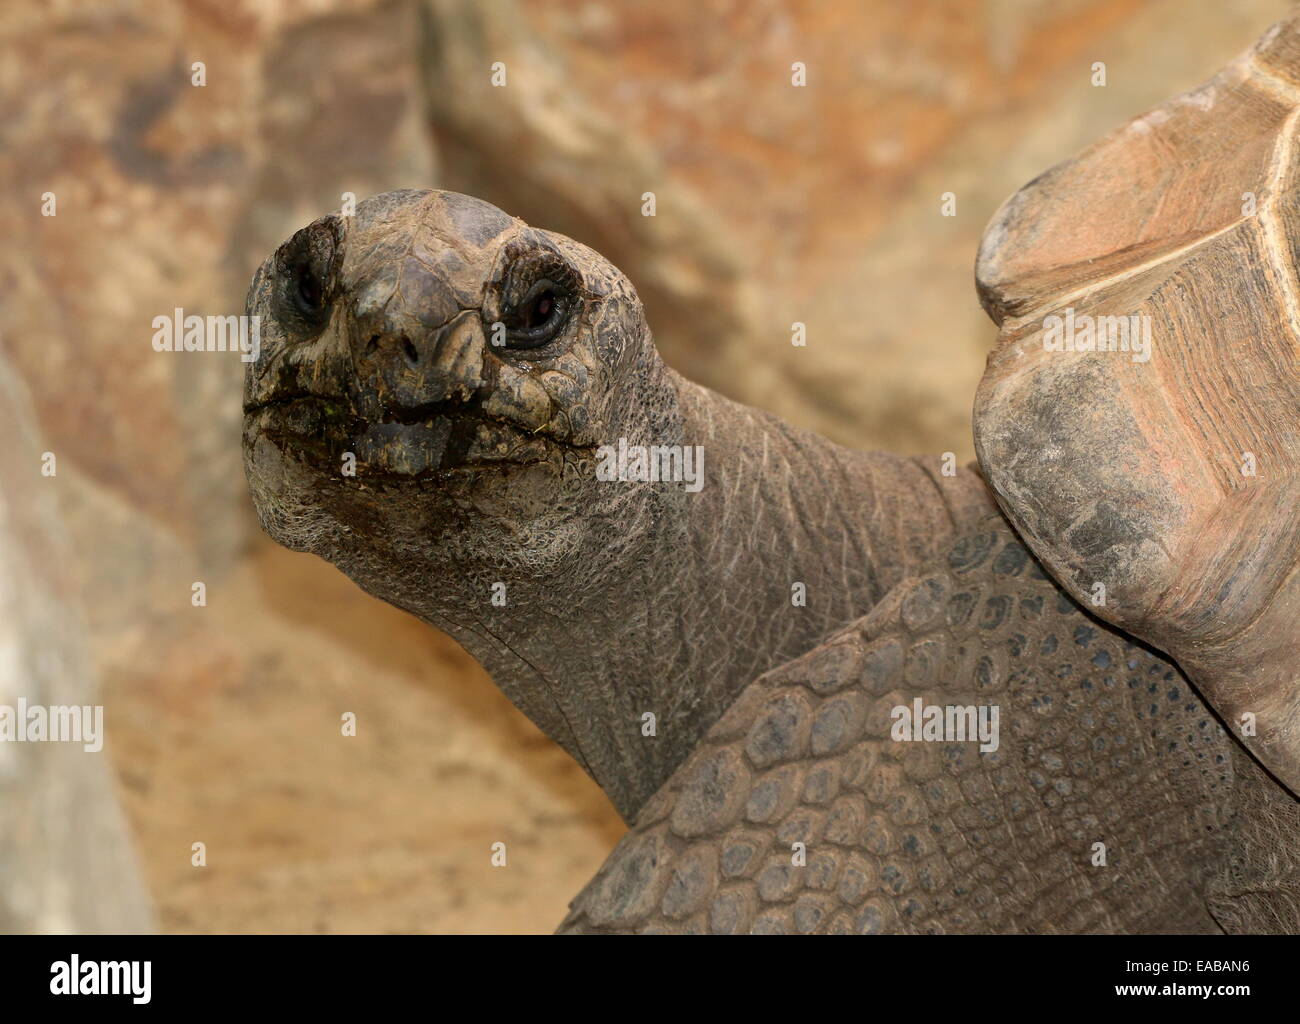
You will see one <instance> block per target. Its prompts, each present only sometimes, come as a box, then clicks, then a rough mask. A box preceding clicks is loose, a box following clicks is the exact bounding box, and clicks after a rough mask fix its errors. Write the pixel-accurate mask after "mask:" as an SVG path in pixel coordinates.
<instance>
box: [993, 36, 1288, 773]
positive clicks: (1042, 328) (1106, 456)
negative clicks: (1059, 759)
mask: <svg viewBox="0 0 1300 1024" xmlns="http://www.w3.org/2000/svg"><path fill="white" fill-rule="evenodd" d="M1298 104H1300V17H1297V16H1293V17H1292V18H1290V19H1289V20H1287V21H1285V22H1283V23H1282V24H1280V25H1278V26H1275V27H1274V28H1273V29H1272V30H1270V32H1269V33H1267V34H1266V35H1265V36H1264V37H1263V38H1262V39H1261V40H1260V41H1259V42H1258V43H1257V44H1256V46H1255V47H1254V48H1253V49H1252V50H1251V51H1250V52H1249V53H1247V54H1246V55H1244V56H1243V57H1242V58H1240V59H1239V60H1237V61H1236V62H1234V63H1233V64H1231V65H1229V66H1228V68H1226V69H1225V70H1224V71H1223V72H1222V73H1220V74H1219V75H1218V76H1217V77H1215V78H1213V79H1212V80H1210V81H1209V82H1208V83H1206V84H1205V85H1203V86H1202V87H1200V88H1199V89H1197V90H1195V91H1193V92H1191V93H1188V94H1187V95H1184V96H1180V97H1179V98H1177V99H1175V100H1173V101H1171V102H1169V103H1167V104H1165V105H1163V106H1160V107H1157V108H1156V109H1155V110H1153V111H1151V112H1149V113H1147V114H1145V115H1143V116H1141V117H1138V118H1135V119H1134V120H1132V121H1130V122H1129V123H1128V124H1126V125H1125V126H1123V127H1122V128H1120V129H1119V130H1118V131H1116V132H1114V133H1112V134H1111V135H1110V136H1108V137H1107V138H1105V139H1103V140H1102V141H1101V142H1099V143H1097V144H1096V145H1094V146H1092V147H1091V148H1089V149H1087V150H1085V151H1084V152H1083V153H1082V154H1080V155H1079V156H1077V157H1075V158H1074V159H1072V160H1069V161H1067V162H1066V163H1064V164H1061V165H1060V166H1058V167H1056V168H1054V169H1053V170H1051V171H1048V172H1047V173H1046V174H1044V175H1042V176H1041V177H1040V178H1038V179H1037V180H1035V181H1034V182H1032V183H1030V184H1029V185H1027V186H1026V187H1025V188H1023V189H1022V190H1021V191H1020V192H1018V193H1017V194H1016V195H1015V196H1013V197H1012V198H1011V199H1010V200H1009V201H1008V202H1007V203H1006V204H1004V206H1003V207H1002V209H1001V210H1000V211H999V212H998V213H997V214H996V215H995V216H994V218H993V221H992V223H991V224H990V225H989V227H988V229H987V231H986V233H985V236H984V241H983V245H982V247H981V251H980V255H979V259H978V263H977V267H976V278H977V284H978V288H979V291H980V296H981V299H982V301H983V303H984V306H985V308H986V309H987V310H988V311H989V313H990V315H991V316H992V317H993V319H994V320H995V321H996V322H998V323H999V325H1000V327H1001V332H1000V336H999V340H998V344H997V347H996V350H995V351H994V352H993V354H992V355H991V356H990V358H989V366H988V370H987V372H986V374H985V376H984V379H983V381H982V382H981V384H980V387H979V393H978V396H977V399H976V408H975V426H976V448H977V451H978V454H979V458H980V463H981V466H982V468H983V470H984V473H985V476H986V478H987V480H988V481H989V483H990V485H991V486H992V488H993V489H994V491H995V492H996V494H997V497H998V500H999V502H1000V503H1001V505H1002V507H1003V509H1004V510H1005V512H1006V513H1007V515H1008V516H1009V517H1010V518H1011V520H1012V522H1013V523H1014V524H1015V525H1016V527H1017V529H1019V531H1020V532H1021V534H1022V535H1023V536H1024V537H1025V539H1026V540H1027V541H1028V542H1029V544H1030V545H1031V546H1032V547H1033V549H1034V551H1035V552H1036V554H1037V555H1038V556H1039V558H1040V559H1042V561H1043V562H1044V563H1045V564H1046V565H1047V567H1048V568H1049V569H1050V570H1051V571H1052V572H1053V573H1054V574H1055V575H1056V576H1057V578H1058V579H1059V580H1060V581H1061V582H1062V584H1063V585H1064V586H1065V587H1066V588H1067V589H1068V590H1069V591H1070V592H1071V593H1072V595H1073V596H1074V597H1075V598H1076V599H1077V600H1079V601H1080V602H1081V603H1082V604H1083V605H1084V606H1085V607H1087V608H1090V609H1091V610H1092V611H1093V612H1095V613H1096V614H1097V615H1098V616H1100V617H1102V618H1104V619H1107V620H1109V621H1111V622H1113V623H1115V624H1116V625H1118V626H1120V627H1122V628H1124V629H1126V630H1128V631H1129V632H1131V633H1133V634H1134V635H1136V636H1138V637H1140V638H1141V639H1143V640H1146V641H1148V642H1149V643H1151V644H1153V645H1155V646H1156V647H1159V648H1161V649H1163V650H1165V651H1166V652H1168V653H1169V654H1170V655H1171V656H1173V657H1174V658H1175V659H1176V660H1177V661H1178V662H1179V663H1180V664H1181V665H1182V667H1183V669H1184V670H1185V671H1186V672H1187V673H1188V674H1189V675H1190V676H1191V677H1192V679H1193V680H1194V681H1195V682H1196V683H1197V684H1198V686H1199V687H1200V689H1201V691H1202V693H1203V694H1204V695H1205V697H1206V698H1207V699H1208V700H1209V702H1210V703H1211V704H1212V705H1213V706H1214V707H1215V708H1216V710H1218V712H1219V713H1220V714H1221V715H1222V716H1223V717H1224V718H1225V720H1227V723H1228V725H1229V726H1230V727H1232V729H1233V731H1234V733H1235V734H1236V735H1237V736H1239V737H1240V738H1241V739H1242V740H1243V742H1244V743H1245V744H1246V746H1247V747H1248V748H1249V749H1250V750H1251V751H1252V752H1253V753H1254V754H1255V755H1256V756H1257V757H1258V758H1259V759H1260V760H1261V761H1262V762H1263V763H1264V764H1265V766H1266V767H1268V768H1270V769H1271V770H1272V771H1273V772H1274V773H1275V774H1276V775H1277V776H1278V777H1279V778H1280V779H1281V780H1282V781H1283V782H1284V783H1286V784H1287V785H1288V786H1289V787H1290V788H1291V789H1292V790H1293V791H1296V792H1300V282H1298V280H1297V261H1296V253H1297V252H1298V251H1300V248H1298V247H1300V206H1297V203H1296V196H1297V185H1298V184H1300V142H1297V138H1296V125H1297V123H1298V120H1297V119H1298V116H1300V106H1298Z"/></svg>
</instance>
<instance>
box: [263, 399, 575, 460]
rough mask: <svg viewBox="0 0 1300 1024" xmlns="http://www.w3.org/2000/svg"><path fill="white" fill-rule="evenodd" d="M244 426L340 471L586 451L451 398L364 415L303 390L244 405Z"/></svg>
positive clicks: (346, 402)
mask: <svg viewBox="0 0 1300 1024" xmlns="http://www.w3.org/2000/svg"><path fill="white" fill-rule="evenodd" d="M244 423H245V432H246V433H250V432H251V433H260V434H262V435H263V436H265V437H266V438H268V439H269V440H270V441H272V442H273V443H275V444H276V445H277V446H278V447H280V448H281V449H283V450H286V451H290V452H292V453H293V454H295V455H296V456H298V457H299V458H301V459H302V460H303V461H306V462H309V463H311V464H313V465H314V466H316V467H317V468H319V469H321V470H322V471H325V472H329V473H331V474H334V475H340V476H351V475H355V476H357V477H362V476H367V477H386V478H389V479H396V480H411V479H430V478H433V479H436V478H439V477H442V476H445V475H448V474H455V473H465V472H482V471H487V470H493V469H502V468H507V467H517V466H525V465H542V466H545V465H552V466H555V467H557V468H558V469H562V468H563V467H564V465H566V464H568V463H570V462H573V461H575V460H576V459H580V458H582V457H584V456H591V455H592V454H594V448H591V447H584V446H577V445H572V444H569V443H567V442H564V441H562V440H559V439H557V438H555V437H553V436H551V435H550V434H548V433H546V432H545V431H529V430H526V429H525V428H523V427H521V426H520V425H518V424H516V423H512V422H510V421H509V420H506V419H503V418H501V417H499V416H493V415H490V414H488V413H486V412H484V410H483V408H482V406H481V405H480V404H479V403H478V402H476V401H474V400H472V399H471V400H465V399H462V398H459V397H452V398H448V399H445V400H441V401H436V402H424V403H420V404H418V405H412V406H391V407H385V408H383V409H381V410H380V411H379V413H378V415H371V416H366V415H363V414H362V413H360V412H359V411H358V410H357V409H356V407H355V406H354V404H353V403H352V402H351V400H350V399H348V398H346V397H344V396H339V395H326V394H317V393H314V392H306V391H303V392H295V393H292V394H285V395H277V396H274V397H272V398H269V399H266V400H264V401H260V402H251V403H248V404H246V405H245V406H244ZM349 457H350V458H349ZM349 469H351V470H352V472H349V471H348V470H349Z"/></svg>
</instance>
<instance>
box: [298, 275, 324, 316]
mask: <svg viewBox="0 0 1300 1024" xmlns="http://www.w3.org/2000/svg"><path fill="white" fill-rule="evenodd" d="M296 276H297V287H296V289H295V295H296V296H297V299H298V302H299V304H300V305H301V306H302V308H303V312H304V313H308V314H314V313H319V312H320V308H321V305H322V303H323V302H324V300H325V290H324V288H323V287H322V286H321V282H320V278H318V277H317V276H316V272H315V271H314V270H312V266H311V263H309V262H308V263H304V264H302V265H301V266H300V267H298V271H297V275H296Z"/></svg>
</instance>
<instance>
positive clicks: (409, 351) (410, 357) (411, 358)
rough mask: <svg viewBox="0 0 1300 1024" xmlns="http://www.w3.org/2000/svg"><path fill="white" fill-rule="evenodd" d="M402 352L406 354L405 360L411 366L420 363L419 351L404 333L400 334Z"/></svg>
mask: <svg viewBox="0 0 1300 1024" xmlns="http://www.w3.org/2000/svg"><path fill="white" fill-rule="evenodd" d="M402 354H403V355H404V356H406V361H407V363H409V364H410V366H411V367H412V368H414V367H416V366H419V365H420V353H419V352H417V351H416V350H415V346H414V345H412V344H411V339H410V338H408V337H406V335H402Z"/></svg>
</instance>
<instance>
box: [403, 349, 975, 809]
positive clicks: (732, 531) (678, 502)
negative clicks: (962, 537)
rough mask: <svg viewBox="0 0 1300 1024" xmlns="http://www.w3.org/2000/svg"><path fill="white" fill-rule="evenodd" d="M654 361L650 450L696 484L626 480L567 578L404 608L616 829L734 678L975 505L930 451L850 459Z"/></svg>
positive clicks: (806, 646) (731, 689)
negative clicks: (662, 378)
mask: <svg viewBox="0 0 1300 1024" xmlns="http://www.w3.org/2000/svg"><path fill="white" fill-rule="evenodd" d="M664 372H665V373H666V374H668V375H669V380H670V381H671V382H672V384H673V387H674V388H675V389H676V397H677V400H676V406H677V409H676V411H677V413H679V415H675V416H674V417H672V419H673V428H672V434H673V436H671V437H670V438H667V439H666V440H667V441H668V447H670V448H671V447H673V446H679V447H680V448H681V449H683V451H682V452H681V453H680V454H681V459H682V462H681V465H682V466H683V467H690V468H689V469H688V473H689V472H694V471H697V470H699V469H701V468H702V470H703V472H702V476H697V477H696V478H695V479H693V480H692V479H687V480H684V481H677V482H672V481H669V482H664V481H660V482H659V484H658V485H656V486H647V487H644V488H641V489H640V491H639V492H638V495H637V500H638V501H641V502H646V503H648V507H647V508H643V509H641V510H640V511H641V513H642V514H641V515H639V516H638V517H637V518H639V520H640V522H641V524H642V525H641V526H640V527H639V528H638V530H637V531H636V534H635V536H634V537H633V538H630V539H629V538H625V537H620V538H618V540H617V541H616V542H611V541H610V538H609V537H605V538H603V539H602V540H601V543H602V546H601V547H600V549H599V550H590V551H587V552H585V553H584V555H583V558H584V559H586V560H587V561H588V563H589V565H590V566H592V567H594V568H591V569H590V570H589V571H587V572H586V574H585V577H584V580H583V582H582V584H581V585H577V586H575V585H574V584H573V579H572V578H569V577H566V578H564V579H525V580H520V581H517V582H514V583H512V584H511V585H510V598H509V601H508V603H507V604H505V605H504V606H503V607H500V608H486V607H484V604H483V602H481V601H480V602H477V604H476V605H475V606H474V611H473V613H472V616H471V615H467V614H466V606H465V605H463V604H461V605H459V606H452V605H450V604H445V605H443V606H441V607H439V608H436V609H429V608H423V609H412V610H413V611H416V613H417V614H419V615H421V617H423V618H425V619H426V620H427V621H430V622H432V623H433V624H434V625H437V626H439V627H441V628H443V629H444V630H446V631H447V632H449V633H451V634H452V635H453V636H454V637H455V638H456V639H457V640H458V641H459V642H460V643H461V644H462V645H463V646H464V647H465V648H466V649H467V650H468V651H469V652H470V653H471V654H472V655H473V656H474V657H475V658H476V659H477V660H478V661H479V662H480V663H481V664H482V665H483V666H484V667H485V668H486V669H487V670H488V672H489V673H490V674H491V676H492V677H493V680H494V681H495V682H496V684H497V685H498V686H499V687H500V688H501V689H502V690H503V691H504V693H505V694H506V696H508V697H509V698H510V699H511V700H512V701H513V702H514V704H515V705H516V706H517V707H519V708H520V709H521V710H522V711H523V712H524V713H525V714H527V715H528V716H529V717H530V718H531V719H532V720H533V721H534V722H535V723H536V724H537V725H538V726H540V727H541V728H542V730H543V731H544V732H546V733H547V734H548V735H549V736H550V737H551V738H552V739H554V740H555V741H556V742H558V743H559V744H560V745H561V746H563V747H564V748H565V749H566V750H568V751H569V753H570V754H572V755H573V756H574V758H575V759H577V760H578V761H579V762H580V763H581V764H582V766H583V767H584V768H585V769H586V770H587V772H588V773H589V774H590V775H591V776H592V777H593V778H594V779H595V780H596V782H597V783H599V784H600V786H601V787H602V789H604V791H605V792H606V794H607V795H608V796H609V798H610V800H611V801H612V802H613V803H614V805H615V807H616V808H617V809H618V811H619V813H620V814H621V815H622V816H623V817H624V819H626V820H628V821H632V820H634V819H635V817H636V816H637V814H638V812H639V811H640V809H641V808H642V807H643V806H644V804H645V802H646V801H647V800H648V799H649V797H650V796H651V795H653V794H654V792H655V791H656V790H657V789H658V788H659V787H660V786H661V785H662V784H663V783H664V782H665V781H666V780H667V778H668V776H669V775H670V774H671V773H672V772H673V770H674V769H675V768H676V767H677V766H678V765H679V764H681V763H682V761H683V760H685V758H686V757H687V756H688V755H689V754H690V752H691V751H692V750H693V749H694V748H695V746H696V745H697V743H698V742H699V740H700V738H701V736H702V735H703V734H704V732H705V731H706V730H707V729H708V728H709V727H710V726H711V725H712V724H713V723H714V722H715V721H716V720H717V719H718V718H719V717H720V716H721V714H722V713H723V712H724V711H725V710H726V709H727V708H728V707H729V706H730V705H731V703H732V701H733V700H734V699H735V698H736V697H737V695H738V694H739V693H740V691H741V690H742V689H743V688H744V687H745V686H746V685H747V684H748V683H750V682H751V681H752V680H753V679H754V678H756V677H757V676H759V675H761V674H762V673H763V672H766V671H768V670H769V669H771V668H773V667H775V666H777V665H780V664H782V663H783V662H786V661H789V660H791V659H792V658H795V657H797V656H798V655H800V654H802V653H805V652H806V651H808V650H810V649H811V648H812V647H814V646H815V645H816V644H817V642H818V641H819V640H820V639H821V638H823V637H825V636H826V635H827V634H828V633H830V632H831V631H832V630H834V629H837V628H839V627H841V626H844V625H846V624H847V623H849V622H851V621H853V620H854V619H855V618H857V617H859V616H861V615H863V614H865V613H866V612H867V611H868V610H869V609H870V608H871V607H872V606H873V605H874V604H875V603H876V602H877V601H878V600H879V599H880V598H881V597H882V596H883V594H884V593H885V592H886V591H887V590H888V589H889V588H890V587H891V586H893V585H894V584H895V583H896V582H898V581H899V580H900V579H902V578H903V577H904V576H905V575H907V574H908V573H909V572H912V571H915V570H916V569H918V568H919V567H920V565H921V564H922V563H923V562H924V561H925V560H927V559H928V558H930V557H933V556H934V555H936V554H937V553H938V552H939V551H940V550H941V549H943V548H944V547H945V546H946V545H947V544H948V542H949V541H950V540H951V539H952V536H953V533H954V522H955V521H956V520H960V519H963V518H973V516H968V515H967V513H968V512H969V511H970V510H971V509H978V510H979V512H980V513H981V514H983V513H986V512H987V511H988V510H990V509H991V508H992V506H991V503H989V500H988V498H987V497H986V496H985V493H984V490H983V486H982V484H981V483H980V482H979V481H978V478H977V477H975V476H974V474H971V473H969V472H968V471H965V470H961V471H958V474H957V476H956V477H954V478H953V479H951V480H945V478H942V477H941V476H940V474H939V472H938V469H937V466H938V462H937V460H936V462H935V465H936V469H935V471H934V472H933V473H931V472H929V471H927V469H925V468H924V467H923V465H922V464H921V463H920V462H918V461H917V460H913V459H907V458H899V457H896V456H889V455H879V454H870V455H869V454H862V453H855V452H852V451H849V450H847V449H845V448H842V447H840V446H838V445H835V444H833V443H831V442H829V441H826V440H825V439H823V438H820V437H817V436H816V435H813V434H810V433H807V432H805V431H802V430H797V429H794V428H792V427H790V426H788V425H786V424H784V423H782V422H781V421H780V420H778V419H776V418H775V417H773V416H770V415H768V414H766V413H762V412H759V411H757V410H754V409H750V408H747V407H745V406H742V405H739V404H737V403H735V402H731V401H729V400H728V399H725V398H723V397H722V396H720V395H717V394H715V393H713V392H711V391H709V390H707V389H705V388H702V387H699V386H697V385H695V384H692V383H690V382H688V381H686V380H684V379H682V378H681V377H679V376H677V375H676V374H674V373H672V371H668V370H666V369H665V371H664ZM657 440H658V439H657ZM701 453H702V454H701ZM614 457H615V458H619V457H622V458H625V459H626V458H634V457H635V453H633V454H632V455H622V456H620V455H619V454H618V451H617V450H616V451H615V453H614ZM692 460H693V461H692ZM701 460H702V462H701ZM381 596H383V595H381ZM388 599H389V600H392V598H391V597H389V598H388Z"/></svg>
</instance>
